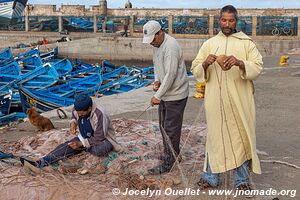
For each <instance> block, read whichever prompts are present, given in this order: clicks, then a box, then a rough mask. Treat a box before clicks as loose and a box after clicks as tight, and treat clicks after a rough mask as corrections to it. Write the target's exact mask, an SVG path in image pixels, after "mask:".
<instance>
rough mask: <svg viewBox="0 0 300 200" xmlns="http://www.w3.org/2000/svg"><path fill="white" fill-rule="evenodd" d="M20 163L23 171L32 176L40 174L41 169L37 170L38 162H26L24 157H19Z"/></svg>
mask: <svg viewBox="0 0 300 200" xmlns="http://www.w3.org/2000/svg"><path fill="white" fill-rule="evenodd" d="M20 161H21V164H22V166H23V167H24V169H25V170H27V171H28V172H30V173H33V174H40V173H41V168H39V162H38V161H37V162H35V161H32V160H28V159H26V158H24V157H20Z"/></svg>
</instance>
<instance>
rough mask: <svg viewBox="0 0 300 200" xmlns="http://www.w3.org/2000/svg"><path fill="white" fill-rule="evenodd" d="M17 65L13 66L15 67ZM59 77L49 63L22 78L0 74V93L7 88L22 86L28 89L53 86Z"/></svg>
mask: <svg viewBox="0 0 300 200" xmlns="http://www.w3.org/2000/svg"><path fill="white" fill-rule="evenodd" d="M16 65H17V64H14V66H16ZM58 78H59V75H58V73H57V71H56V70H55V68H54V67H52V66H51V65H50V64H49V63H48V64H44V65H42V66H39V67H37V68H36V69H34V70H32V71H29V72H27V73H25V74H23V75H22V76H20V75H12V74H0V91H5V90H6V89H7V87H12V88H17V87H18V86H17V85H19V84H22V85H23V86H25V87H28V88H42V87H48V86H50V85H53V84H55V83H56V82H57V81H58Z"/></svg>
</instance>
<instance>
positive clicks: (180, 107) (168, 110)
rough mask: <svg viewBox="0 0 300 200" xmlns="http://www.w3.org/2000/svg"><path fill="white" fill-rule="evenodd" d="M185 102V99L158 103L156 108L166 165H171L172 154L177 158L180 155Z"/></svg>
mask: <svg viewBox="0 0 300 200" xmlns="http://www.w3.org/2000/svg"><path fill="white" fill-rule="evenodd" d="M186 102H187V98H184V99H181V100H177V101H160V104H159V107H158V116H159V127H160V132H161V134H162V138H163V144H164V153H165V156H166V162H167V164H173V163H174V162H175V157H174V154H175V155H176V156H177V155H179V153H180V149H179V145H180V136H181V128H182V121H183V113H184V109H185V106H186ZM172 149H173V150H174V152H172Z"/></svg>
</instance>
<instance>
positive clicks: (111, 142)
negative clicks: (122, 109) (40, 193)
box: [20, 94, 120, 168]
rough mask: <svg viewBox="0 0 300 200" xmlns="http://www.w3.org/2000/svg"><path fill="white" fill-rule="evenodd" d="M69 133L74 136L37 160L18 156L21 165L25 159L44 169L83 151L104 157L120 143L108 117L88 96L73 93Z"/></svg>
mask: <svg viewBox="0 0 300 200" xmlns="http://www.w3.org/2000/svg"><path fill="white" fill-rule="evenodd" d="M78 130H79V131H78ZM70 132H71V134H73V135H76V137H74V138H73V139H71V140H70V141H67V142H65V143H63V144H60V145H59V146H57V147H56V148H55V149H54V150H53V151H51V152H50V153H49V154H47V155H46V156H44V157H43V158H41V159H40V160H38V161H32V160H29V159H27V158H24V157H21V158H20V161H21V163H22V164H23V165H24V163H25V162H27V163H28V164H30V165H33V166H35V167H38V168H43V167H46V166H48V165H50V164H52V163H54V162H57V161H59V160H62V159H64V158H67V157H70V156H73V155H76V154H79V153H81V152H82V151H86V152H89V153H91V154H93V155H96V156H105V155H107V154H108V153H109V152H110V151H112V150H113V149H114V148H115V150H116V151H118V150H120V146H119V144H118V143H117V142H116V141H115V139H114V135H115V132H114V129H113V127H112V125H111V122H110V119H109V116H108V115H107V114H106V112H105V111H104V109H103V108H102V107H101V106H97V105H96V104H95V102H93V101H92V99H91V98H90V97H89V96H88V95H85V94H79V95H77V96H75V102H74V108H73V111H72V120H71V127H70Z"/></svg>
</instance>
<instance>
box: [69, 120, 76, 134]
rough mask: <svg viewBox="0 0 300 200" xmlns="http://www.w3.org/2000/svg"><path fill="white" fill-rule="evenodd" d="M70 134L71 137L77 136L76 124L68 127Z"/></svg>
mask: <svg viewBox="0 0 300 200" xmlns="http://www.w3.org/2000/svg"><path fill="white" fill-rule="evenodd" d="M70 133H71V134H72V135H77V123H75V122H72V123H71V126H70Z"/></svg>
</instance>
